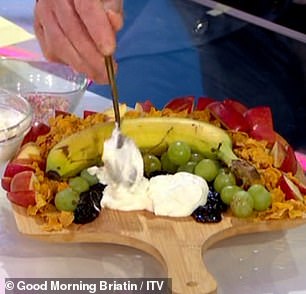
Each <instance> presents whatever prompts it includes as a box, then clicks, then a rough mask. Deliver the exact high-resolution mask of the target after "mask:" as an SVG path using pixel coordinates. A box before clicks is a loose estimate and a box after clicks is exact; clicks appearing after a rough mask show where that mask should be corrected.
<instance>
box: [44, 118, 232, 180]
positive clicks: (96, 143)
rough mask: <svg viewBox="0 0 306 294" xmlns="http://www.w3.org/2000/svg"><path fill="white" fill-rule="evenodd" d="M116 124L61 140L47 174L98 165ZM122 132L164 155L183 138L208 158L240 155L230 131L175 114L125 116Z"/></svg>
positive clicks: (227, 159)
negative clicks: (128, 117)
mask: <svg viewBox="0 0 306 294" xmlns="http://www.w3.org/2000/svg"><path fill="white" fill-rule="evenodd" d="M114 127H115V124H114V123H113V122H106V123H99V124H96V125H94V126H92V127H89V128H87V129H84V130H82V131H80V132H78V133H75V134H73V135H70V136H69V137H67V138H65V139H63V140H62V141H60V142H59V143H58V144H57V145H55V146H54V147H53V148H52V149H51V150H50V152H49V154H48V157H47V167H46V172H47V174H48V175H53V176H56V177H60V178H67V177H72V176H75V175H77V174H78V173H79V172H81V171H82V170H83V169H84V168H87V167H89V166H92V165H96V164H99V162H100V161H101V156H102V153H103V144H104V141H105V140H106V139H107V138H109V137H110V136H111V133H112V131H113V129H114ZM121 131H122V133H123V134H124V135H126V136H128V137H130V138H132V139H133V140H134V141H135V143H136V145H137V146H138V147H139V148H140V149H141V150H142V151H143V152H150V153H153V154H161V152H163V151H164V150H165V149H166V148H167V146H168V145H169V144H170V143H171V142H174V141H177V140H180V141H184V142H186V143H187V144H188V145H189V146H190V147H191V148H192V149H193V150H194V151H198V152H201V153H202V154H203V155H205V156H207V157H221V159H222V160H223V161H225V162H226V163H229V162H230V161H231V160H235V159H236V158H237V157H236V156H235V154H234V153H233V152H232V142H231V138H230V137H229V135H228V134H227V132H226V131H224V130H222V129H220V128H218V127H216V126H214V125H212V124H209V123H206V122H202V121H196V120H192V119H187V118H176V117H146V118H135V119H123V120H122V125H121Z"/></svg>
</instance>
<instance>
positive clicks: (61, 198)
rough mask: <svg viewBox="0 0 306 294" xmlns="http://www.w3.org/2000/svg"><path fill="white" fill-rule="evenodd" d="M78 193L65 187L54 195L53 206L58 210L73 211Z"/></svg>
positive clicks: (77, 200) (78, 196) (78, 197)
mask: <svg viewBox="0 0 306 294" xmlns="http://www.w3.org/2000/svg"><path fill="white" fill-rule="evenodd" d="M79 199H80V195H79V193H77V192H76V191H73V190H72V189H71V188H66V189H65V190H62V191H60V192H57V193H56V195H55V199H54V202H55V207H56V208H57V209H58V210H64V211H74V210H75V208H76V207H77V204H78V202H79Z"/></svg>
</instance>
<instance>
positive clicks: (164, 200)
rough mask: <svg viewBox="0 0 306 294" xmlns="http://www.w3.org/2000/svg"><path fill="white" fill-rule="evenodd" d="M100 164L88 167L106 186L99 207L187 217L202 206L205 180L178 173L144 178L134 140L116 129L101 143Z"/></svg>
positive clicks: (206, 186)
mask: <svg viewBox="0 0 306 294" xmlns="http://www.w3.org/2000/svg"><path fill="white" fill-rule="evenodd" d="M102 160H103V162H104V166H102V167H91V168H89V169H88V172H89V173H90V174H92V175H96V176H97V177H98V179H99V181H100V183H102V184H104V185H107V186H106V188H105V190H104V194H103V198H102V200H101V206H102V207H108V208H111V209H117V210H125V211H130V210H148V211H152V212H154V213H155V214H156V215H162V216H172V217H183V216H189V215H191V213H192V212H193V211H194V210H195V209H196V208H197V207H198V206H200V205H205V203H206V201H207V195H208V192H209V188H208V185H207V183H206V181H205V180H204V179H203V178H201V177H199V176H196V175H193V174H190V173H186V172H179V173H176V174H174V175H160V176H156V177H152V178H151V179H150V180H148V179H147V178H145V177H144V171H143V170H144V167H143V159H142V155H141V152H140V150H139V149H138V147H137V146H136V144H135V142H134V141H133V140H132V139H130V138H127V137H123V136H122V134H121V133H120V131H119V130H118V128H115V130H114V131H113V134H112V137H111V138H110V139H109V140H106V141H105V143H104V151H103V156H102Z"/></svg>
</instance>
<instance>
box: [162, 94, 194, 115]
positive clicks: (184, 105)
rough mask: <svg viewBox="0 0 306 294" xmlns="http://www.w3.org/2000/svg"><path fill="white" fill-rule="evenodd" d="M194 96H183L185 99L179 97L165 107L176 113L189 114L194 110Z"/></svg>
mask: <svg viewBox="0 0 306 294" xmlns="http://www.w3.org/2000/svg"><path fill="white" fill-rule="evenodd" d="M194 100H195V97H194V96H183V97H177V98H173V99H172V100H170V101H169V102H168V103H167V104H166V105H165V106H164V109H165V108H168V109H171V110H173V111H175V112H180V111H184V110H187V112H188V113H190V112H191V111H192V110H193V108H194Z"/></svg>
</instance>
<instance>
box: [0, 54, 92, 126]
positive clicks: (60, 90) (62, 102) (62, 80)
mask: <svg viewBox="0 0 306 294" xmlns="http://www.w3.org/2000/svg"><path fill="white" fill-rule="evenodd" d="M87 85H88V80H87V78H86V77H85V75H83V74H80V73H76V72H75V71H73V70H72V69H71V68H70V67H68V66H66V65H63V64H58V63H52V62H47V61H33V60H22V59H12V58H4V57H2V58H0V88H2V89H6V90H8V91H10V92H13V93H18V94H20V95H22V96H23V97H25V98H27V99H28V101H29V102H30V103H31V105H32V108H33V113H34V120H35V121H42V122H45V123H48V120H49V118H50V117H53V116H54V114H55V111H64V112H73V111H74V110H75V108H76V106H77V105H78V104H79V101H80V99H81V97H82V96H83V95H84V92H85V90H86V88H87Z"/></svg>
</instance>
